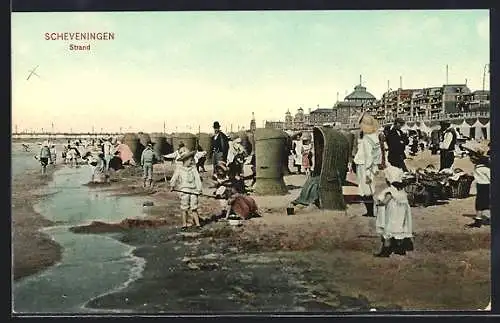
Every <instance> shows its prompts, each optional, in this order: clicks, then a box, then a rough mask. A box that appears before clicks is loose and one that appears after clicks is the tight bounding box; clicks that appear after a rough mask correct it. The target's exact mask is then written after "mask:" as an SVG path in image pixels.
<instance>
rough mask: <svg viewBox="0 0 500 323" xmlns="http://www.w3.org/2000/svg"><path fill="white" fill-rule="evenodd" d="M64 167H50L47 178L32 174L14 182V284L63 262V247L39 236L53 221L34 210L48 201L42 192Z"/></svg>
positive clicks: (36, 172) (24, 175)
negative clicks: (43, 201)
mask: <svg viewBox="0 0 500 323" xmlns="http://www.w3.org/2000/svg"><path fill="white" fill-rule="evenodd" d="M59 167H61V165H57V166H56V167H50V166H49V167H47V175H46V176H42V175H41V174H40V171H38V170H37V171H34V170H33V171H28V172H26V173H24V174H22V175H19V176H15V177H13V178H12V213H11V214H12V227H11V228H12V253H13V261H12V265H13V276H14V280H18V279H20V278H22V277H26V276H29V275H32V274H35V273H37V272H39V271H41V270H43V269H45V268H47V267H49V266H52V265H53V264H55V263H57V262H58V261H59V260H60V259H61V252H62V250H61V247H60V246H59V245H58V244H57V243H55V242H54V241H53V240H51V239H50V237H49V236H48V235H46V234H44V233H42V232H39V231H38V230H40V229H41V228H43V227H46V226H49V225H51V224H52V222H51V221H49V220H47V219H46V218H44V217H43V216H42V215H40V214H39V213H37V212H36V211H35V210H34V209H33V206H34V205H35V204H36V203H37V202H38V201H39V200H40V199H43V198H45V197H46V196H45V195H44V193H42V192H41V191H40V188H42V187H43V186H44V185H46V184H47V183H48V182H49V181H50V180H51V179H52V175H53V173H54V171H55V170H56V169H57V168H59Z"/></svg>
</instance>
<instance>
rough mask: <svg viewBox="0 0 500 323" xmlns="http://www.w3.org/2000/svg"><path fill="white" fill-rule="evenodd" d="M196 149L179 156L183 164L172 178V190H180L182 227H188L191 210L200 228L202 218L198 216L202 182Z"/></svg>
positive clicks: (177, 168) (184, 228) (183, 228)
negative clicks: (197, 164)
mask: <svg viewBox="0 0 500 323" xmlns="http://www.w3.org/2000/svg"><path fill="white" fill-rule="evenodd" d="M194 154H195V152H194V151H190V152H185V153H183V154H182V155H181V156H179V160H180V161H182V165H179V166H177V167H176V168H175V171H174V174H173V175H172V178H171V179H170V188H171V190H172V191H177V192H179V198H180V200H181V212H182V229H181V230H183V231H184V230H186V229H187V227H188V226H187V219H188V215H189V211H191V215H192V217H193V220H194V224H195V225H196V227H197V228H200V218H199V216H198V196H199V195H201V192H202V183H201V178H200V174H199V173H198V171H197V170H196V167H195V165H194Z"/></svg>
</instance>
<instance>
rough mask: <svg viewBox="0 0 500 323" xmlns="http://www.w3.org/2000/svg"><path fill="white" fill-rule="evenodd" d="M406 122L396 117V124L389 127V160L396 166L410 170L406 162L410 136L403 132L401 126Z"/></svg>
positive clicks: (387, 137)
mask: <svg viewBox="0 0 500 323" xmlns="http://www.w3.org/2000/svg"><path fill="white" fill-rule="evenodd" d="M404 124H405V122H404V120H403V119H401V118H396V120H394V124H393V125H392V127H391V128H390V129H388V131H387V134H386V138H385V140H386V142H387V146H388V151H389V152H388V154H387V161H388V162H389V163H390V164H391V165H392V166H394V167H397V168H400V169H402V170H403V171H404V172H408V168H407V167H406V164H405V159H406V154H405V148H406V145H408V144H409V140H408V136H407V135H406V134H405V133H403V131H402V130H401V127H402V126H403V125H404Z"/></svg>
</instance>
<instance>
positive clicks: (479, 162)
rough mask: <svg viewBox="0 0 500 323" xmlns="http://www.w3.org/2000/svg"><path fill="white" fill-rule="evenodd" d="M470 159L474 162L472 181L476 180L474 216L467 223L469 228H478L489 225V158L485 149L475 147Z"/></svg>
mask: <svg viewBox="0 0 500 323" xmlns="http://www.w3.org/2000/svg"><path fill="white" fill-rule="evenodd" d="M470 160H471V162H472V163H473V164H474V172H473V175H474V181H475V182H476V201H475V209H476V217H475V218H474V222H473V223H470V224H468V225H467V226H468V227H470V228H479V227H481V226H483V225H490V183H491V170H490V158H489V156H488V155H487V151H486V149H483V148H479V147H475V148H474V149H473V150H472V151H471V153H470Z"/></svg>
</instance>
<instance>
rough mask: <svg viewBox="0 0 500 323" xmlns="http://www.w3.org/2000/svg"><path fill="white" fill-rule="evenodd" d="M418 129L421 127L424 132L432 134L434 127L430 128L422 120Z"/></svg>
mask: <svg viewBox="0 0 500 323" xmlns="http://www.w3.org/2000/svg"><path fill="white" fill-rule="evenodd" d="M418 129H420V131H422V132H425V133H426V134H430V133H431V131H432V129H431V128H429V126H427V125H426V124H425V123H424V122H420V125H419V126H418Z"/></svg>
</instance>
